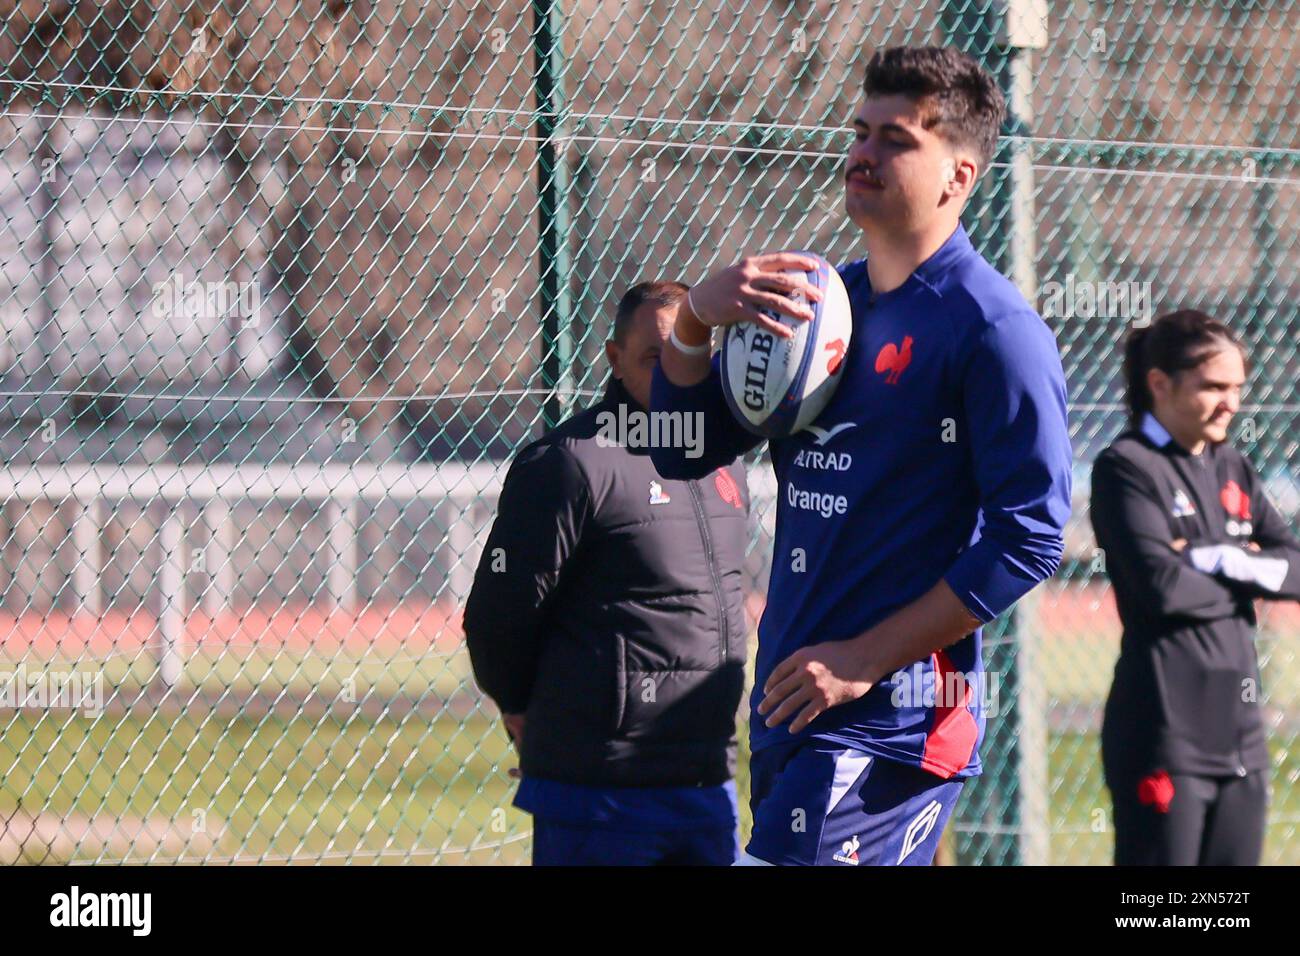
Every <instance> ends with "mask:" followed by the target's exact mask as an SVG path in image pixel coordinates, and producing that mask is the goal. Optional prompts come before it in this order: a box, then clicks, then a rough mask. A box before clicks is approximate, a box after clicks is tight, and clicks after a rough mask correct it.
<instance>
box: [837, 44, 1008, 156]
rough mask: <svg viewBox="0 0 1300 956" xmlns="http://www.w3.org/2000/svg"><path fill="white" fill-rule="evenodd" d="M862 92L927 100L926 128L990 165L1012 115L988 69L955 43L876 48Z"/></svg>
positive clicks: (924, 101)
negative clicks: (1003, 127)
mask: <svg viewBox="0 0 1300 956" xmlns="http://www.w3.org/2000/svg"><path fill="white" fill-rule="evenodd" d="M862 92H864V93H865V94H866V95H867V96H893V95H896V94H901V95H903V96H907V97H909V98H911V99H913V100H918V101H920V102H921V103H922V105H923V108H924V109H925V110H926V117H925V121H924V126H925V128H926V129H928V130H934V131H935V132H936V133H937V134H938V135H940V136H942V137H943V138H944V139H946V140H948V142H950V143H953V144H956V145H960V146H965V147H967V148H968V149H972V150H974V151H975V153H976V155H977V156H978V157H979V161H980V170H981V172H982V171H983V170H985V169H988V167H989V163H991V162H992V161H993V153H994V151H995V150H996V148H997V143H998V131H999V130H1000V129H1001V128H1002V121H1003V120H1004V119H1005V118H1006V115H1007V104H1006V100H1005V99H1004V98H1003V96H1002V91H1001V90H1000V89H998V84H997V81H996V80H995V79H994V78H993V76H992V75H991V74H990V73H989V71H988V70H986V69H984V67H982V66H980V65H979V63H977V62H976V61H975V60H973V59H972V58H971V57H969V56H967V55H966V54H965V53H962V52H961V51H960V50H957V49H955V48H954V47H947V46H895V47H890V48H888V49H885V50H877V51H876V54H875V55H874V56H873V57H872V58H871V62H870V63H868V64H867V75H866V79H864V80H863V82H862Z"/></svg>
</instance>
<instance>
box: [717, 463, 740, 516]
mask: <svg viewBox="0 0 1300 956" xmlns="http://www.w3.org/2000/svg"><path fill="white" fill-rule="evenodd" d="M713 486H714V487H715V488H717V489H718V494H719V495H720V496H721V497H722V500H723V501H725V502H726V503H727V504H729V505H731V507H733V508H743V507H745V502H744V500H743V499H742V498H741V497H740V489H739V488H738V487H737V486H736V479H734V478H732V477H731V474H730V473H729V472H728V471H727V470H726V469H723V468H719V469H718V470H717V471H715V472H714V473H713Z"/></svg>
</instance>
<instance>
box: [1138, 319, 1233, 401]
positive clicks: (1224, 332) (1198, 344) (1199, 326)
mask: <svg viewBox="0 0 1300 956" xmlns="http://www.w3.org/2000/svg"><path fill="white" fill-rule="evenodd" d="M1229 348H1235V349H1237V350H1238V351H1239V352H1241V358H1242V361H1243V362H1245V363H1246V370H1247V372H1249V371H1250V359H1249V357H1248V356H1247V355H1246V350H1245V349H1244V348H1243V347H1242V344H1241V342H1240V341H1239V340H1238V339H1237V336H1236V335H1234V334H1233V332H1232V330H1231V329H1230V328H1228V327H1227V326H1226V325H1224V324H1223V323H1222V322H1219V321H1217V320H1216V319H1215V318H1214V317H1213V316H1210V315H1207V314H1206V313H1204V312H1199V311H1197V310H1196V309H1181V310H1179V311H1177V312H1167V313H1165V314H1164V315H1161V316H1157V317H1156V318H1155V319H1154V320H1153V321H1152V323H1151V324H1150V325H1148V326H1145V327H1143V328H1136V329H1133V330H1132V331H1131V332H1129V334H1128V338H1127V339H1125V341H1124V384H1125V400H1126V401H1127V403H1128V408H1129V421H1130V422H1131V424H1132V425H1133V426H1134V427H1137V426H1138V425H1139V424H1140V423H1141V421H1142V416H1143V415H1145V414H1146V413H1147V412H1149V411H1151V410H1152V408H1153V401H1152V397H1151V389H1150V388H1149V387H1148V386H1147V372H1149V371H1151V369H1153V368H1158V369H1160V371H1162V372H1164V373H1165V374H1166V375H1168V376H1170V377H1171V378H1173V377H1177V376H1178V375H1179V374H1180V373H1181V372H1186V371H1188V370H1190V369H1194V368H1196V367H1197V366H1199V365H1200V364H1201V363H1202V362H1204V361H1206V360H1207V359H1209V358H1211V357H1212V356H1215V355H1217V354H1218V353H1220V352H1222V351H1224V350H1225V349H1229Z"/></svg>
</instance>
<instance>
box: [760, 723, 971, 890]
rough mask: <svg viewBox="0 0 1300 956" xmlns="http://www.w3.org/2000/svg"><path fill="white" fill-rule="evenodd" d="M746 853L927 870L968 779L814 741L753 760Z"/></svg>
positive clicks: (808, 862) (779, 860) (806, 862)
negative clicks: (751, 816)
mask: <svg viewBox="0 0 1300 956" xmlns="http://www.w3.org/2000/svg"><path fill="white" fill-rule="evenodd" d="M749 769H750V800H749V805H750V809H751V810H752V811H753V814H754V830H753V834H752V836H751V837H750V841H749V846H748V847H747V848H746V852H748V853H749V855H750V856H753V857H757V858H758V859H759V860H762V861H764V862H767V863H774V864H777V865H783V866H928V865H929V864H930V863H932V862H933V861H934V852H935V850H936V849H937V848H938V845H939V837H940V836H941V835H942V834H943V829H944V827H945V826H947V824H948V818H949V817H950V816H951V815H952V811H953V807H954V806H955V805H956V803H957V797H958V796H959V795H960V794H961V788H962V783H963V781H962V780H943V779H942V778H940V777H937V776H935V775H934V774H932V773H929V772H928V771H925V770H922V769H920V768H919V767H912V766H909V765H907V764H904V763H899V762H897V761H893V760H883V759H881V758H879V757H875V756H873V755H871V754H867V753H863V752H862V751H859V750H849V749H847V748H845V747H843V746H842V745H840V744H836V743H831V742H829V741H824V740H817V739H809V740H801V741H797V742H794V743H792V744H789V745H784V744H782V745H777V746H775V747H764V748H763V749H762V750H759V751H758V752H757V753H755V754H754V755H753V757H752V758H751V759H750V764H749Z"/></svg>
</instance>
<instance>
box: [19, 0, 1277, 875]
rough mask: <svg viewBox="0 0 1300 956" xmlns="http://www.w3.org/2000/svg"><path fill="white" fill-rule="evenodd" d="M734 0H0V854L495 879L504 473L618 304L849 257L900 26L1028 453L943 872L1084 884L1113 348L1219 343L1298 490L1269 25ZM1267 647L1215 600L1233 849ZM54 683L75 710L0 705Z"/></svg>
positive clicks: (1128, 6) (1270, 13)
mask: <svg viewBox="0 0 1300 956" xmlns="http://www.w3.org/2000/svg"><path fill="white" fill-rule="evenodd" d="M735 6H736V5H733V4H726V3H721V2H719V0H704V2H701V3H695V4H686V3H682V2H680V0H648V2H638V0H632V2H625V3H608V2H597V0H534V2H532V3H522V2H511V0H500V2H496V3H469V2H463V3H461V2H454V0H453V2H450V3H446V4H432V3H428V2H427V0H426V2H396V0H392V2H385V0H378V2H346V0H329V2H307V0H302V2H287V0H285V2H279V0H247V2H242V3H229V2H218V0H197V2H188V3H183V4H182V3H167V2H162V0H151V2H109V3H97V4H89V3H79V2H71V0H66V2H42V3H36V2H26V0H24V2H17V3H15V2H3V0H0V11H2V12H3V15H4V19H3V26H0V102H2V103H3V109H2V110H0V213H2V218H0V331H3V337H2V338H0V454H2V455H3V468H2V469H0V547H2V549H3V554H2V555H0V861H3V862H43V861H60V862H62V861H84V862H93V861H98V862H109V861H123V860H127V861H154V862H164V861H166V862H173V861H186V862H212V863H239V862H309V863H314V862H356V863H374V862H411V863H514V862H523V861H525V860H527V858H528V853H529V842H528V841H529V825H528V817H527V816H526V815H523V814H520V813H517V812H516V811H514V810H513V809H512V808H511V807H510V805H509V804H510V798H511V796H512V792H513V787H512V784H511V782H510V780H509V778H508V777H507V773H506V772H507V769H508V768H509V767H511V766H513V765H514V763H515V760H514V756H513V754H512V753H511V752H510V750H509V747H508V744H507V743H506V738H505V736H504V733H503V732H502V730H501V729H500V727H499V725H498V722H497V714H496V712H495V710H494V708H493V707H492V705H491V704H490V703H489V702H487V701H485V700H484V699H482V698H481V697H480V696H479V694H478V693H477V690H476V688H475V687H474V685H473V682H472V680H471V679H470V677H469V668H468V660H467V657H466V655H465V654H464V651H463V647H462V635H461V631H460V623H459V615H460V608H461V605H462V602H463V600H464V598H465V596H466V594H467V593H468V589H469V585H470V581H471V578H472V574H473V569H474V567H475V566H476V564H477V560H478V556H479V549H480V547H481V544H482V541H483V539H484V537H485V536H486V529H487V527H488V526H489V524H490V522H491V519H492V516H493V514H494V508H495V500H496V494H497V490H498V488H499V485H500V481H501V478H502V477H503V476H504V470H505V465H506V463H507V461H508V457H509V455H511V454H512V453H513V452H514V451H515V450H517V449H518V448H519V447H521V445H522V444H524V443H525V442H526V441H528V440H529V439H530V438H532V437H536V436H538V435H539V434H540V433H541V432H542V430H544V428H546V427H547V425H548V424H552V423H554V422H556V421H558V420H560V419H561V418H563V417H564V416H565V415H567V414H568V413H569V412H570V411H571V410H572V409H574V408H575V407H580V406H582V405H583V404H585V403H587V402H588V401H590V400H591V398H592V397H593V396H594V395H595V394H596V393H598V392H599V391H600V390H601V389H602V388H603V385H604V381H605V377H606V367H605V364H604V359H603V356H602V354H601V347H602V343H603V341H604V339H605V338H606V337H607V336H608V334H609V331H610V326H611V321H612V318H613V312H614V306H615V304H616V302H617V300H618V298H619V297H620V295H621V294H622V292H623V291H624V290H625V289H626V288H627V287H628V286H630V285H631V284H633V283H634V282H636V281H639V280H643V279H650V278H677V279H681V280H683V281H686V282H693V281H696V280H698V279H699V278H701V277H702V276H703V275H705V274H706V273H707V272H708V271H709V270H710V269H711V268H714V267H717V266H720V265H724V264H727V263H730V262H732V261H734V260H735V259H737V258H739V257H740V256H741V255H743V254H745V253H751V252H756V251H761V250H772V249H779V248H786V247H801V248H809V249H814V250H817V251H819V252H821V253H822V254H823V255H825V256H827V257H828V258H830V259H831V260H832V261H834V262H846V261H850V260H852V259H856V258H859V257H860V256H861V254H862V252H861V248H860V244H859V242H858V234H857V231H856V229H855V228H854V227H853V226H852V225H851V224H849V223H848V222H847V220H846V219H845V218H844V215H843V211H842V194H841V188H842V187H841V175H842V169H841V163H842V158H843V156H844V153H845V151H846V150H847V146H848V143H849V141H850V135H851V134H850V133H849V132H847V130H846V127H845V124H846V123H847V121H848V119H849V118H850V116H851V113H852V110H853V108H854V106H855V105H856V103H857V101H858V98H859V95H860V91H861V83H862V76H863V69H864V67H865V64H866V61H867V59H868V58H869V56H870V54H871V53H872V52H873V51H874V50H875V49H876V48H878V47H881V46H889V45H897V44H939V43H945V44H954V45H956V46H958V47H960V48H962V49H964V50H966V51H968V52H970V53H972V54H973V55H975V56H976V57H977V58H979V59H980V60H981V61H982V62H983V63H984V64H985V65H986V66H987V67H988V68H989V69H991V70H992V71H994V72H995V74H996V75H997V76H998V78H999V81H1000V82H1001V83H1002V85H1003V88H1004V91H1005V92H1006V93H1007V95H1008V99H1009V102H1010V104H1011V106H1012V115H1011V116H1010V117H1009V119H1008V123H1007V125H1006V128H1005V129H1004V131H1003V132H1004V135H1003V137H1002V139H1001V140H1000V144H999V152H998V155H997V158H996V161H995V163H994V168H993V169H992V170H991V171H990V173H989V175H988V176H987V178H986V179H985V180H984V181H983V182H982V184H981V185H980V187H979V188H978V189H977V192H976V196H975V199H974V200H973V202H972V204H971V206H970V207H969V208H968V211H967V214H966V216H965V217H964V219H965V222H966V226H967V228H968V230H969V231H970V232H971V234H972V238H973V239H974V240H975V242H976V244H977V245H978V246H979V248H980V249H981V251H983V252H984V254H985V255H986V256H988V257H989V258H990V259H992V260H993V261H995V262H996V263H997V264H998V265H999V267H1000V268H1001V269H1002V270H1003V271H1004V272H1006V273H1007V274H1008V275H1010V276H1012V278H1013V279H1014V280H1015V281H1016V282H1017V283H1018V284H1019V286H1020V288H1021V290H1022V291H1023V292H1024V294H1025V295H1026V297H1027V298H1028V299H1029V300H1030V301H1031V302H1032V303H1034V304H1035V305H1036V307H1038V308H1039V309H1040V311H1041V312H1042V313H1043V315H1044V317H1045V319H1046V320H1047V321H1048V323H1049V324H1050V325H1051V327H1052V329H1053V331H1054V332H1055V334H1056V337H1057V341H1058V343H1059V345H1060V348H1061V353H1062V356H1063V359H1064V363H1065V367H1066V373H1067V379H1068V382H1069V388H1070V400H1071V411H1070V414H1071V434H1072V436H1073V440H1074V447H1075V454H1076V468H1075V486H1076V501H1075V514H1074V518H1073V521H1072V524H1071V526H1070V529H1069V532H1068V534H1067V553H1066V559H1065V562H1064V563H1063V565H1062V567H1061V570H1060V572H1059V573H1058V575H1057V576H1056V578H1055V579H1054V580H1053V581H1051V582H1050V583H1049V584H1048V585H1047V586H1045V587H1043V588H1040V589H1038V590H1037V591H1036V592H1034V593H1033V594H1032V595H1031V596H1030V597H1028V598H1026V599H1025V600H1024V601H1022V602H1021V603H1020V604H1019V605H1018V606H1017V608H1016V609H1014V610H1013V611H1012V612H1011V613H1009V614H1008V615H1006V616H1005V617H1004V618H1003V619H1001V620H1000V621H999V622H998V624H997V625H996V626H994V627H990V628H988V629H987V631H986V637H987V640H986V655H987V658H988V660H987V661H986V664H987V666H988V668H989V670H990V673H991V674H993V675H995V679H996V684H995V686H994V687H991V688H990V691H992V692H995V693H997V695H998V701H997V707H998V716H997V717H996V718H994V719H993V720H991V721H990V724H989V731H988V736H987V738H986V742H985V748H984V753H985V763H986V767H987V770H986V773H985V776H984V777H982V778H980V779H979V781H978V782H977V783H975V784H974V785H972V786H969V787H967V788H966V794H965V796H964V797H963V803H962V805H961V807H960V808H959V811H958V815H957V818H956V819H955V820H954V823H953V825H952V826H951V828H950V835H949V842H950V846H949V847H948V848H947V853H946V858H947V859H949V860H950V861H952V862H959V863H970V864H994V865H997V864H1017V863H1044V862H1053V863H1075V864H1106V863H1109V861H1110V853H1111V840H1110V834H1109V821H1108V816H1109V812H1110V803H1109V798H1108V796H1107V794H1106V792H1105V790H1104V787H1103V786H1102V782H1101V774H1100V767H1099V750H1098V742H1097V731H1098V728H1099V726H1100V705H1101V702H1102V701H1103V700H1104V696H1105V693H1106V690H1107V688H1108V686H1109V680H1110V675H1111V669H1112V667H1113V663H1114V659H1115V655H1116V652H1117V648H1118V636H1119V624H1118V620H1117V617H1116V615H1115V612H1114V603H1113V600H1112V598H1111V597H1110V595H1109V594H1108V587H1107V580H1106V573H1105V563H1104V560H1103V556H1102V555H1101V553H1100V552H1099V551H1098V550H1097V548H1096V545H1095V542H1094V540H1093V538H1092V533H1091V526H1090V524H1089V522H1088V476H1089V471H1090V466H1091V462H1092V460H1093V459H1094V458H1095V456H1096V454H1097V452H1098V451H1099V450H1100V449H1101V448H1102V447H1104V446H1105V445H1106V444H1107V443H1108V442H1109V441H1110V440H1112V439H1113V437H1114V436H1115V435H1116V434H1118V433H1119V431H1121V430H1122V429H1123V427H1124V424H1125V413H1124V410H1123V408H1122V405H1121V389H1120V382H1119V366H1120V350H1119V348H1118V344H1119V342H1120V341H1121V339H1122V337H1123V335H1124V334H1125V333H1126V331H1127V330H1128V328H1129V327H1131V326H1132V325H1133V324H1134V323H1137V322H1143V321H1148V320H1149V319H1150V318H1151V317H1152V316H1154V315H1156V314H1159V313H1160V312H1161V311H1165V310H1168V309H1171V308H1175V307H1198V308H1201V309H1204V310H1206V311H1209V312H1211V313H1212V314H1214V315H1215V316H1216V317H1218V318H1220V319H1222V320H1224V321H1226V322H1227V323H1229V324H1230V325H1231V326H1232V327H1233V328H1234V329H1235V330H1237V331H1238V333H1239V334H1240V335H1241V336H1242V338H1243V339H1244V340H1245V341H1246V342H1247V343H1248V347H1249V349H1250V351H1251V354H1252V357H1253V360H1254V369H1253V371H1252V375H1251V379H1250V382H1249V387H1248V392H1247V395H1246V396H1245V398H1244V405H1243V408H1242V411H1241V414H1240V416H1239V417H1238V419H1237V421H1236V424H1235V426H1234V437H1233V440H1234V442H1235V443H1236V444H1237V445H1238V447H1240V448H1242V450H1243V451H1244V452H1245V453H1246V454H1247V455H1248V456H1249V457H1250V458H1251V460H1252V461H1253V462H1254V464H1255V466H1256V467H1257V468H1258V469H1259V471H1260V473H1261V475H1262V476H1263V477H1264V479H1265V481H1266V483H1267V486H1268V488H1269V492H1270V495H1271V497H1272V499H1273V501H1274V502H1275V504H1277V506H1278V507H1279V509H1280V510H1281V511H1282V512H1283V513H1284V514H1285V515H1287V516H1288V518H1289V519H1290V520H1291V521H1292V522H1293V525H1294V523H1295V521H1296V518H1297V514H1300V467H1298V466H1297V460H1298V459H1297V445H1298V444H1300V429H1297V416H1298V414H1300V399H1298V398H1297V395H1296V382H1297V379H1298V378H1300V376H1298V374H1297V373H1298V372H1300V359H1298V356H1297V349H1298V342H1300V314H1298V312H1297V309H1298V308H1300V306H1298V305H1297V303H1300V269H1298V268H1297V266H1298V265H1300V256H1298V255H1297V240H1296V236H1297V229H1298V227H1300V176H1297V165H1298V164H1300V162H1298V161H1300V144H1298V143H1297V141H1296V139H1297V130H1298V129H1300V105H1298V104H1297V94H1296V90H1297V89H1300V82H1298V80H1300V77H1298V76H1297V67H1296V64H1297V62H1300V49H1297V46H1298V45H1300V40H1298V39H1297V38H1298V37H1300V5H1298V4H1297V3H1296V2H1295V0H1259V2H1232V0H1193V2H1177V3H1173V2H1168V3H1166V2H1155V3H1147V2H1143V3H1133V2H1120V0H1114V2H1102V0H1095V2H1085V0H1071V2H1061V3H1053V4H1051V5H1050V10H1049V6H1048V4H1047V3H1046V2H1045V0H1037V2H1035V0H1028V2H1024V0H1015V2H996V0H964V2H949V0H944V2H928V3H894V2H884V3H871V4H868V3H862V2H829V0H823V2H802V0H782V2H777V3H771V4H766V5H749V6H744V5H741V7H740V9H733V7H735ZM750 481H751V487H752V491H753V493H754V496H755V508H754V516H753V547H752V549H751V555H750V570H751V572H752V581H753V589H752V595H751V601H750V606H751V612H752V614H753V619H754V620H755V621H756V620H757V615H759V614H760V613H761V610H762V606H763V597H764V591H765V588H766V583H767V561H768V559H769V552H770V536H771V532H772V520H773V515H774V484H773V482H772V478H771V473H770V469H768V468H767V466H766V464H765V463H764V462H763V460H762V459H761V457H755V459H754V460H753V462H751V470H750ZM882 506H884V507H887V506H888V503H887V502H883V503H882ZM1298 637H1300V610H1298V609H1297V606H1296V605H1295V604H1294V603H1292V604H1274V605H1261V625H1260V633H1259V644H1258V647H1259V652H1260V657H1261V667H1262V675H1263V681H1264V685H1263V688H1262V692H1261V699H1262V701H1263V703H1264V707H1265V710H1266V714H1267V715H1268V717H1267V719H1268V723H1269V725H1270V733H1271V740H1272V749H1273V756H1274V790H1273V792H1274V798H1273V805H1272V813H1271V818H1270V820H1271V824H1270V829H1269V833H1268V841H1267V846H1266V859H1267V860H1268V861H1269V862H1274V863H1297V862H1300V839H1298V838H1297V825H1298V824H1300V797H1297V796H1296V793H1297V788H1296V787H1295V786H1294V785H1295V783H1296V781H1297V777H1298V776H1300V736H1298V734H1300V647H1298V646H1297V638H1298ZM59 673H63V674H72V673H75V674H78V675H83V677H84V681H85V683H86V686H87V687H89V686H94V687H96V688H98V693H99V701H100V702H99V703H98V704H96V705H94V706H87V705H86V704H85V703H84V701H83V703H82V704H81V705H79V706H60V705H57V704H56V703H55V702H53V701H52V700H51V699H46V700H41V699H39V698H38V697H36V696H34V695H32V694H31V693H28V694H26V696H22V695H19V696H20V697H21V699H19V697H16V696H15V694H14V693H13V692H12V691H11V693H10V695H9V696H8V697H6V696H5V695H4V688H5V686H6V681H8V686H10V687H11V688H13V687H15V686H20V685H23V682H24V681H28V685H27V686H28V687H32V686H37V685H39V686H42V687H48V686H50V683H49V682H50V681H52V680H55V679H56V678H55V677H54V676H52V675H57V674H59ZM42 682H44V683H42ZM47 697H49V698H52V697H53V695H47ZM64 703H66V702H64ZM743 736H744V728H743V726H742V738H743ZM743 793H745V787H744V781H743V766H742V794H743ZM746 825H747V824H746Z"/></svg>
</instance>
